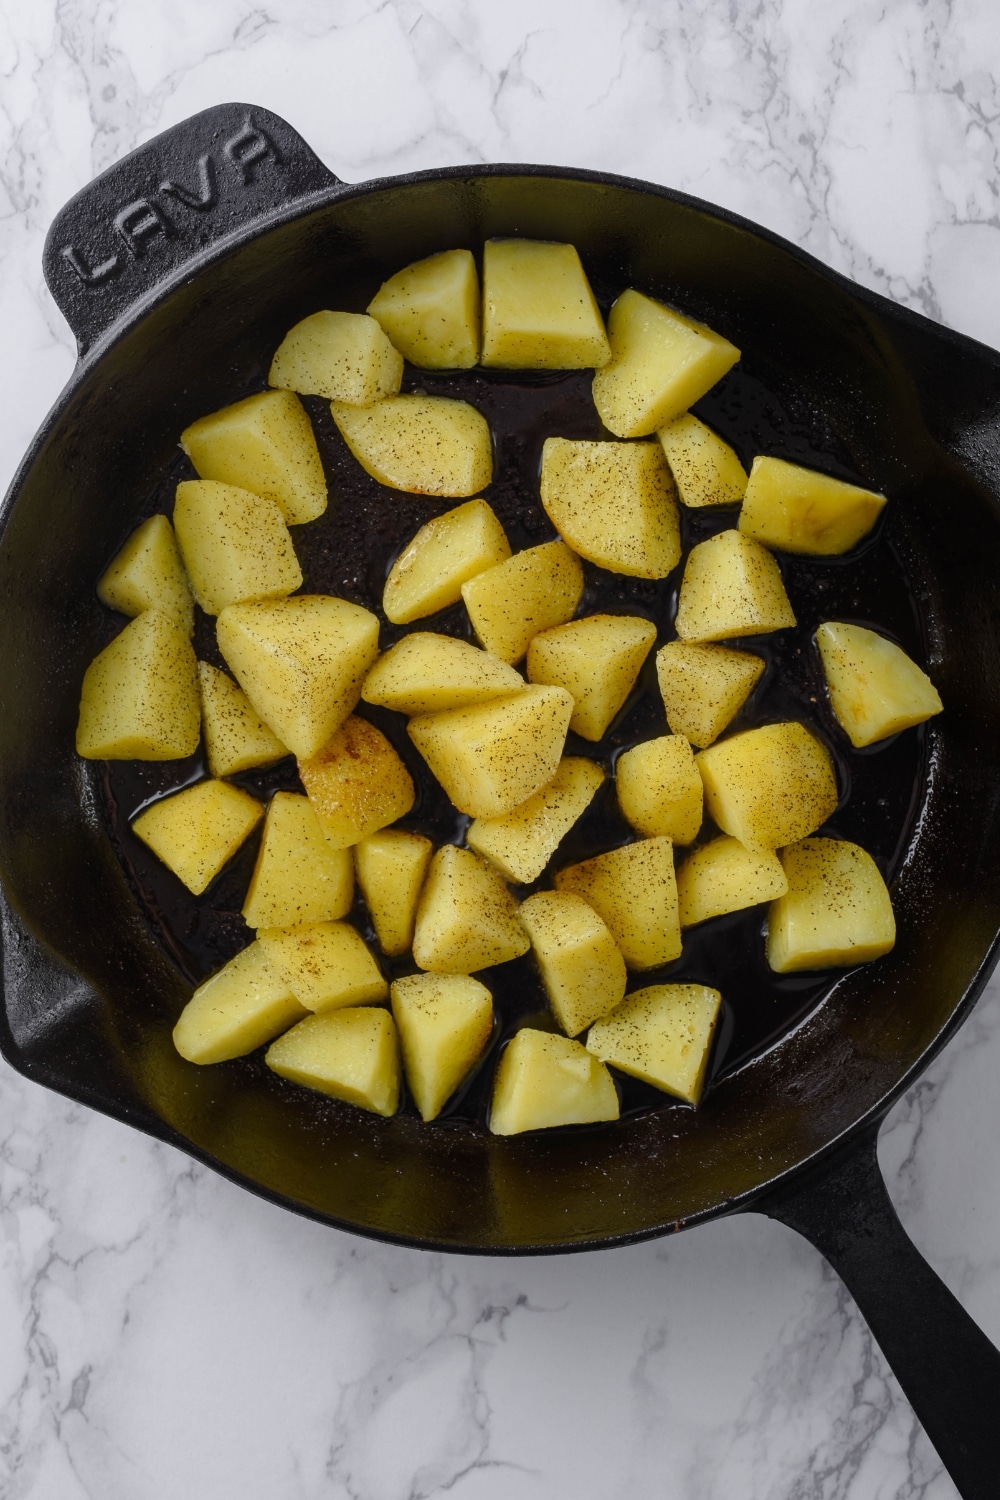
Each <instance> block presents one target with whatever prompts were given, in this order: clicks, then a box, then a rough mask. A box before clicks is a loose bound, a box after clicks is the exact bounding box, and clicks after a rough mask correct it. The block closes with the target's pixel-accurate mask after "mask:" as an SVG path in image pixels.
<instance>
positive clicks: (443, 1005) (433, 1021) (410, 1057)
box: [391, 974, 493, 1120]
mask: <svg viewBox="0 0 1000 1500" xmlns="http://www.w3.org/2000/svg"><path fill="white" fill-rule="evenodd" d="M391 994H392V1013H393V1015H394V1016H395V1018H396V1029H397V1030H398V1032H399V1040H400V1044H401V1046H402V1049H403V1071H404V1072H405V1074H406V1081H407V1083H408V1084H409V1086H410V1093H411V1094H412V1095H413V1099H414V1103H415V1104H416V1106H417V1108H418V1109H419V1111H420V1118H421V1119H422V1120H435V1119H437V1117H438V1115H439V1114H440V1113H441V1110H442V1109H443V1107H444V1106H445V1104H447V1102H448V1100H449V1099H450V1098H451V1096H452V1094H453V1093H454V1092H455V1090H456V1089H457V1088H458V1086H459V1084H460V1083H461V1082H462V1080H463V1079H464V1078H465V1077H466V1075H467V1074H468V1073H469V1072H470V1071H471V1069H472V1068H474V1067H475V1065H476V1063H477V1062H478V1061H479V1059H480V1057H482V1055H483V1052H484V1050H485V1048H486V1044H487V1042H488V1041H489V1039H490V1036H491V1035H492V1032H493V996H492V995H491V994H490V992H489V990H488V989H487V988H486V986H485V984H480V982H479V980H478V979H473V978H472V977H471V975H469V974H408V975H407V976H406V978H405V979H396V980H394V981H393V984H392V990H391Z"/></svg>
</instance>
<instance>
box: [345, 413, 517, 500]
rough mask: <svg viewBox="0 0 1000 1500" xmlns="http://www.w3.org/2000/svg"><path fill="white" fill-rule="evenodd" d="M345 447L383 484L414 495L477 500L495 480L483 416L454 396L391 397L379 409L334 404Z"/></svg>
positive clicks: (489, 439) (488, 434) (487, 432)
mask: <svg viewBox="0 0 1000 1500" xmlns="http://www.w3.org/2000/svg"><path fill="white" fill-rule="evenodd" d="M330 410H331V412H332V413H333V420H334V421H335V422H336V424H337V426H338V427H339V428H340V434H341V436H342V438H343V439H344V442H345V443H346V444H347V446H348V448H350V450H351V452H352V453H353V454H354V457H355V458H356V459H357V461H358V463H359V464H360V465H361V467H362V468H363V469H364V470H365V472H366V473H368V474H371V475H372V477H373V478H374V479H377V480H378V482H379V484H385V485H388V486H389V488H390V489H393V490H406V491H407V493H408V494H411V495H453V496H456V497H458V496H461V495H474V494H475V493H476V491H477V490H482V489H485V488H486V486H487V485H488V484H489V482H490V480H491V479H492V478H493V439H492V438H491V436H490V427H489V423H488V422H487V420H486V418H485V417H484V416H483V414H482V412H478V411H477V410H476V408H475V407H474V406H470V405H469V403H468V402H467V401H454V400H452V399H451V397H450V396H389V397H387V398H386V400H384V401H378V402H376V404H375V405H374V406H363V407H359V406H347V405H345V404H344V403H343V402H341V401H334V402H333V403H332V404H331V406H330Z"/></svg>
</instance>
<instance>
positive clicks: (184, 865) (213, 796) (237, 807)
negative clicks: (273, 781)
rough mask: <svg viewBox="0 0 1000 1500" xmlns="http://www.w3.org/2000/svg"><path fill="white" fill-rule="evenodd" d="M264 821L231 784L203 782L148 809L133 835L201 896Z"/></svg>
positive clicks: (254, 803) (260, 812)
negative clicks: (261, 821) (245, 840)
mask: <svg viewBox="0 0 1000 1500" xmlns="http://www.w3.org/2000/svg"><path fill="white" fill-rule="evenodd" d="M263 816H264V809H263V808H262V807H261V805H260V803H259V802H258V801H257V799H256V798H255V797H251V796H250V793H249V792H243V791H241V790H240V788H239V787H236V786H230V785H229V783H228V782H227V781H199V782H198V783H197V785H196V786H189V787H185V789H184V791H183V792H175V793H174V795H173V796H171V797H162V798H161V799H160V801H159V802H154V803H153V805H152V807H147V809H146V811H145V812H143V813H140V814H139V816H138V817H137V818H136V820H135V822H134V823H133V824H132V832H133V833H134V834H135V835H136V836H137V837H138V838H140V839H142V842H143V843H144V844H148V845H149V847H150V849H152V851H153V853H154V854H155V855H156V857H157V859H161V860H162V861H163V863H164V864H165V865H166V866H167V868H168V869H169V870H173V872H174V874H175V875H176V876H177V878H178V880H182V881H183V882H184V884H185V885H186V886H187V888H188V890H189V891H191V892H192V893H193V894H194V895H195V896H200V895H201V893H202V891H203V890H205V889H206V887H207V886H208V885H209V884H210V882H211V881H213V880H214V879H215V877H216V875H218V873H219V871H220V870H221V869H222V867H223V865H227V864H228V863H229V861H230V860H231V859H232V857H233V855H234V854H235V853H236V851H237V849H238V848H239V847H240V845H241V844H242V843H243V841H244V839H246V838H248V837H249V835H250V834H251V833H252V832H253V830H254V829H255V828H256V827H257V824H258V823H259V822H260V820H261V818H262V817H263Z"/></svg>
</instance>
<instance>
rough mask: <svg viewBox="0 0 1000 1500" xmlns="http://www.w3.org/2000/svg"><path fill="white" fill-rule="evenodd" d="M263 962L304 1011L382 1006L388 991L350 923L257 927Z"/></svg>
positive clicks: (368, 952)
mask: <svg viewBox="0 0 1000 1500" xmlns="http://www.w3.org/2000/svg"><path fill="white" fill-rule="evenodd" d="M257 941H258V943H260V946H261V948H262V950H263V953H264V957H265V959H266V960H267V962H268V963H269V964H270V965H271V968H272V969H274V970H275V972H276V973H278V974H280V975H281V977H282V979H284V980H285V981H286V982H287V984H288V987H289V989H290V990H291V991H292V994H293V995H294V996H295V998H296V1000H298V1001H299V1002H300V1004H302V1005H304V1006H305V1007H306V1009H307V1010H314V1011H327V1010H341V1009H343V1008H345V1007H346V1006H349V1005H370V1004H371V1003H372V1002H373V1001H375V1000H384V999H385V998H386V996H387V995H388V993H389V986H388V985H387V984H386V982H385V979H384V978H383V977H382V971H381V970H380V969H379V966H378V964H377V963H376V962H375V959H374V958H373V956H372V954H371V952H370V951H369V949H368V948H367V946H366V945H365V941H364V939H363V938H362V937H361V935H360V933H358V932H356V931H355V929H354V928H353V927H352V926H351V924H350V923H349V922H306V923H303V924H302V925H300V926H296V927H261V928H260V929H259V930H258V932H257Z"/></svg>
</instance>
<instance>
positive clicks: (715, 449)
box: [656, 411, 747, 510]
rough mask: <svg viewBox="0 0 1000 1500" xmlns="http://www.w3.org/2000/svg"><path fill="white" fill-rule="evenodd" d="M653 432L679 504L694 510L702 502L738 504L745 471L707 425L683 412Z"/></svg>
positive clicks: (726, 445) (745, 485) (730, 449)
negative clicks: (662, 454)
mask: <svg viewBox="0 0 1000 1500" xmlns="http://www.w3.org/2000/svg"><path fill="white" fill-rule="evenodd" d="M656 435H657V437H658V438H659V440H660V444H661V446H662V448H663V451H664V453H665V454H666V456H667V463H668V464H669V465H670V472H671V473H672V474H673V476H674V483H675V484H676V485H677V497H678V499H679V500H680V502H681V504H682V505H686V506H688V508H689V509H692V510H694V509H700V508H701V507H702V506H705V505H739V504H740V502H741V500H742V499H743V496H744V494H745V492H746V487H747V471H746V469H744V467H743V465H742V464H741V463H740V461H739V459H738V458H737V457H736V454H735V453H734V452H733V450H732V448H730V446H729V444H728V443H727V442H724V441H723V439H722V438H720V437H719V434H718V433H717V432H713V431H712V429H711V427H707V426H706V425H705V423H704V422H701V421H699V420H698V418H697V417H696V416H694V415H693V414H692V413H691V412H689V411H686V412H685V413H684V414H683V416H680V417H674V419H673V421H672V422H668V423H667V424H666V426H665V427H661V428H660V430H659V432H658V433H657V434H656Z"/></svg>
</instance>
